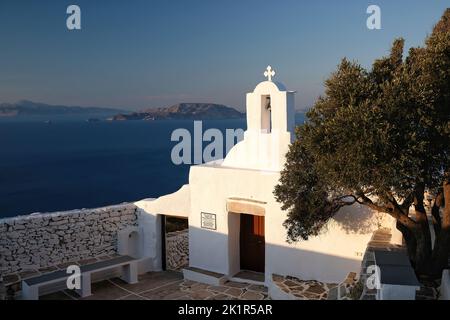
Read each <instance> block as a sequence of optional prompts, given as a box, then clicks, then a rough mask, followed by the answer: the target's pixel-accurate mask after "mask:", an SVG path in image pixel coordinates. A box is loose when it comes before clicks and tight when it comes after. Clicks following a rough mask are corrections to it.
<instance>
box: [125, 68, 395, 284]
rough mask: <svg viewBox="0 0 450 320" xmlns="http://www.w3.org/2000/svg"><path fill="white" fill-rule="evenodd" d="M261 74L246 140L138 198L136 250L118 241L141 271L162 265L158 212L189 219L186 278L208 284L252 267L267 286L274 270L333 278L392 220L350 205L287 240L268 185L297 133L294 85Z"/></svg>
mask: <svg viewBox="0 0 450 320" xmlns="http://www.w3.org/2000/svg"><path fill="white" fill-rule="evenodd" d="M264 75H265V76H266V77H267V81H263V82H261V83H259V84H258V85H257V86H256V88H255V89H254V90H253V92H250V93H248V94H247V102H246V104H247V105H246V108H247V130H246V132H245V134H244V139H243V140H242V141H241V142H239V143H238V144H236V145H235V146H234V147H233V148H232V149H231V150H230V152H229V153H228V154H227V156H226V157H225V159H222V160H219V161H213V162H210V163H206V164H202V165H195V166H192V167H191V169H190V173H189V184H187V185H184V186H183V187H182V188H181V189H180V190H179V191H177V192H175V193H173V194H170V195H166V196H162V197H160V198H158V199H146V200H143V201H140V202H138V203H136V205H137V206H138V207H139V208H140V209H139V211H140V214H139V227H138V229H139V230H137V231H138V234H139V237H138V238H137V239H135V240H133V241H136V243H135V244H134V245H137V246H138V249H130V248H132V247H133V246H130V245H129V244H128V245H125V244H124V243H127V241H119V243H122V245H121V246H122V248H119V249H120V250H119V251H121V252H122V253H127V254H129V253H130V252H127V251H129V250H137V251H138V253H136V254H137V255H139V256H140V257H141V258H142V263H141V265H140V271H141V272H144V271H149V270H160V269H161V266H162V257H161V251H162V250H161V246H162V245H163V244H162V242H161V221H162V217H163V216H176V217H186V218H188V221H189V267H188V268H186V269H185V270H184V276H185V278H188V279H191V280H196V281H200V282H206V283H211V284H213V283H220V282H221V281H223V280H224V279H233V280H237V281H239V277H240V275H242V274H243V272H242V271H253V272H254V273H259V275H260V277H259V278H255V279H258V280H259V281H260V282H264V284H265V285H266V286H268V287H269V288H270V287H271V281H272V275H273V274H278V275H283V276H287V275H290V276H295V277H299V278H301V279H305V280H319V281H323V282H334V283H338V282H340V281H342V280H343V279H344V278H345V276H346V275H347V274H348V272H351V271H354V272H359V270H360V264H361V260H362V255H363V252H364V250H365V248H366V246H367V243H368V242H369V240H370V237H371V236H372V233H373V232H374V231H375V230H377V229H378V228H380V227H383V226H384V227H388V228H392V227H393V225H394V221H393V220H392V219H391V218H389V217H386V216H379V215H378V214H376V213H374V212H372V211H370V210H369V209H366V208H364V207H360V206H359V205H358V204H355V205H353V206H351V207H346V208H343V209H341V211H339V212H338V213H337V215H336V216H335V217H334V218H333V219H332V220H330V221H329V223H328V224H327V226H326V228H324V231H323V233H322V234H321V235H319V236H316V237H311V238H310V239H309V240H308V241H303V242H299V243H295V244H289V243H287V242H286V229H285V228H284V227H283V222H284V221H285V219H286V212H285V211H283V210H281V208H280V204H279V203H277V202H276V200H275V199H274V195H273V190H274V187H275V185H276V184H278V180H279V178H280V171H281V170H282V169H283V165H284V162H285V155H286V152H287V151H288V148H289V144H290V143H291V142H292V141H293V139H295V135H294V126H295V123H294V116H295V108H294V107H295V102H294V97H295V92H293V91H288V90H287V89H286V88H285V86H284V85H283V84H281V83H279V82H275V81H273V79H272V78H273V77H274V75H275V72H274V71H273V70H272V69H271V68H270V67H268V68H267V71H266V72H265V73H264ZM394 231H395V228H392V232H393V234H394V237H393V239H394V241H397V242H400V241H401V236H400V235H399V234H398V233H395V232H394ZM123 237H127V233H126V232H125V233H123ZM130 239H131V238H130ZM129 241H131V240H128V242H129ZM244 280H245V281H247V282H248V280H249V279H244Z"/></svg>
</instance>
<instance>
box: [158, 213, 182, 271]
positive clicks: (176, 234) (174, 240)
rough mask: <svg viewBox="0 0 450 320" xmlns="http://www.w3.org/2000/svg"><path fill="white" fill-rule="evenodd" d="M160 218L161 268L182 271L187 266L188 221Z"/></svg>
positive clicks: (168, 217) (167, 217) (175, 218)
mask: <svg viewBox="0 0 450 320" xmlns="http://www.w3.org/2000/svg"><path fill="white" fill-rule="evenodd" d="M162 218H163V219H162V221H161V227H162V230H161V233H162V246H161V247H162V268H163V270H178V271H179V270H182V269H183V268H184V267H187V266H188V265H189V234H188V228H189V223H188V219H186V218H179V217H170V216H164V215H163V216H162Z"/></svg>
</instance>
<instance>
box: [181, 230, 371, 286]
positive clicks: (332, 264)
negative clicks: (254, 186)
mask: <svg viewBox="0 0 450 320" xmlns="http://www.w3.org/2000/svg"><path fill="white" fill-rule="evenodd" d="M237 234H239V233H237ZM236 238H237V239H236ZM238 239H239V237H236V236H234V237H233V236H231V237H229V236H227V235H226V234H223V233H220V232H217V231H214V230H207V229H200V228H197V227H192V226H191V228H190V230H189V251H190V257H189V265H190V266H191V267H197V268H200V269H204V270H209V271H213V272H218V273H221V274H225V275H228V276H233V275H235V274H236V273H237V272H238V271H239V270H240V251H239V240H238ZM333 246H334V244H333V243H332V242H330V243H329V246H328V248H327V250H328V253H325V252H315V251H311V250H308V249H303V248H299V247H297V246H295V245H290V244H288V243H285V245H281V244H273V243H270V242H267V240H266V244H265V273H266V283H267V281H268V280H269V279H268V277H270V276H271V275H272V274H278V275H283V276H294V277H298V278H300V279H302V280H318V281H322V282H328V283H338V282H341V281H342V280H343V279H345V277H346V275H347V274H348V273H349V272H356V273H359V271H360V267H361V259H357V258H355V259H352V258H348V257H342V256H338V255H335V254H332V253H331V252H333V250H334V248H333ZM340 250H341V252H342V251H345V248H340ZM349 251H351V249H349ZM351 254H353V252H349V253H348V255H351ZM361 258H362V257H361Z"/></svg>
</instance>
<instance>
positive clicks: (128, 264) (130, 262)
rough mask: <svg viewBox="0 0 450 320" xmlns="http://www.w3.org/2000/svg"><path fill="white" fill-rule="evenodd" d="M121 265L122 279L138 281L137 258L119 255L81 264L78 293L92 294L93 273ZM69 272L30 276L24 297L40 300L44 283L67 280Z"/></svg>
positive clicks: (24, 283)
mask: <svg viewBox="0 0 450 320" xmlns="http://www.w3.org/2000/svg"><path fill="white" fill-rule="evenodd" d="M118 267H121V269H122V276H121V278H122V280H124V281H126V282H128V283H136V282H137V281H138V279H137V274H138V271H137V259H135V258H132V257H130V256H119V257H117V258H112V259H109V260H103V261H99V262H94V263H91V264H87V265H82V266H80V272H81V288H80V289H77V290H76V291H77V293H78V294H79V295H80V296H81V297H87V296H90V295H91V274H93V273H96V272H100V271H105V270H109V269H113V268H118ZM71 275H72V274H68V273H67V272H66V270H58V271H54V272H51V273H47V274H44V275H40V276H36V277H32V278H28V279H26V280H23V281H22V299H25V300H38V299H39V288H40V287H41V286H44V285H50V284H52V283H57V282H61V281H67V279H68V277H70V276H71Z"/></svg>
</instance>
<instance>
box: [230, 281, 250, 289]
mask: <svg viewBox="0 0 450 320" xmlns="http://www.w3.org/2000/svg"><path fill="white" fill-rule="evenodd" d="M224 285H225V286H227V287H232V288H245V287H247V286H248V283H242V282H235V281H227V282H225V283H224Z"/></svg>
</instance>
